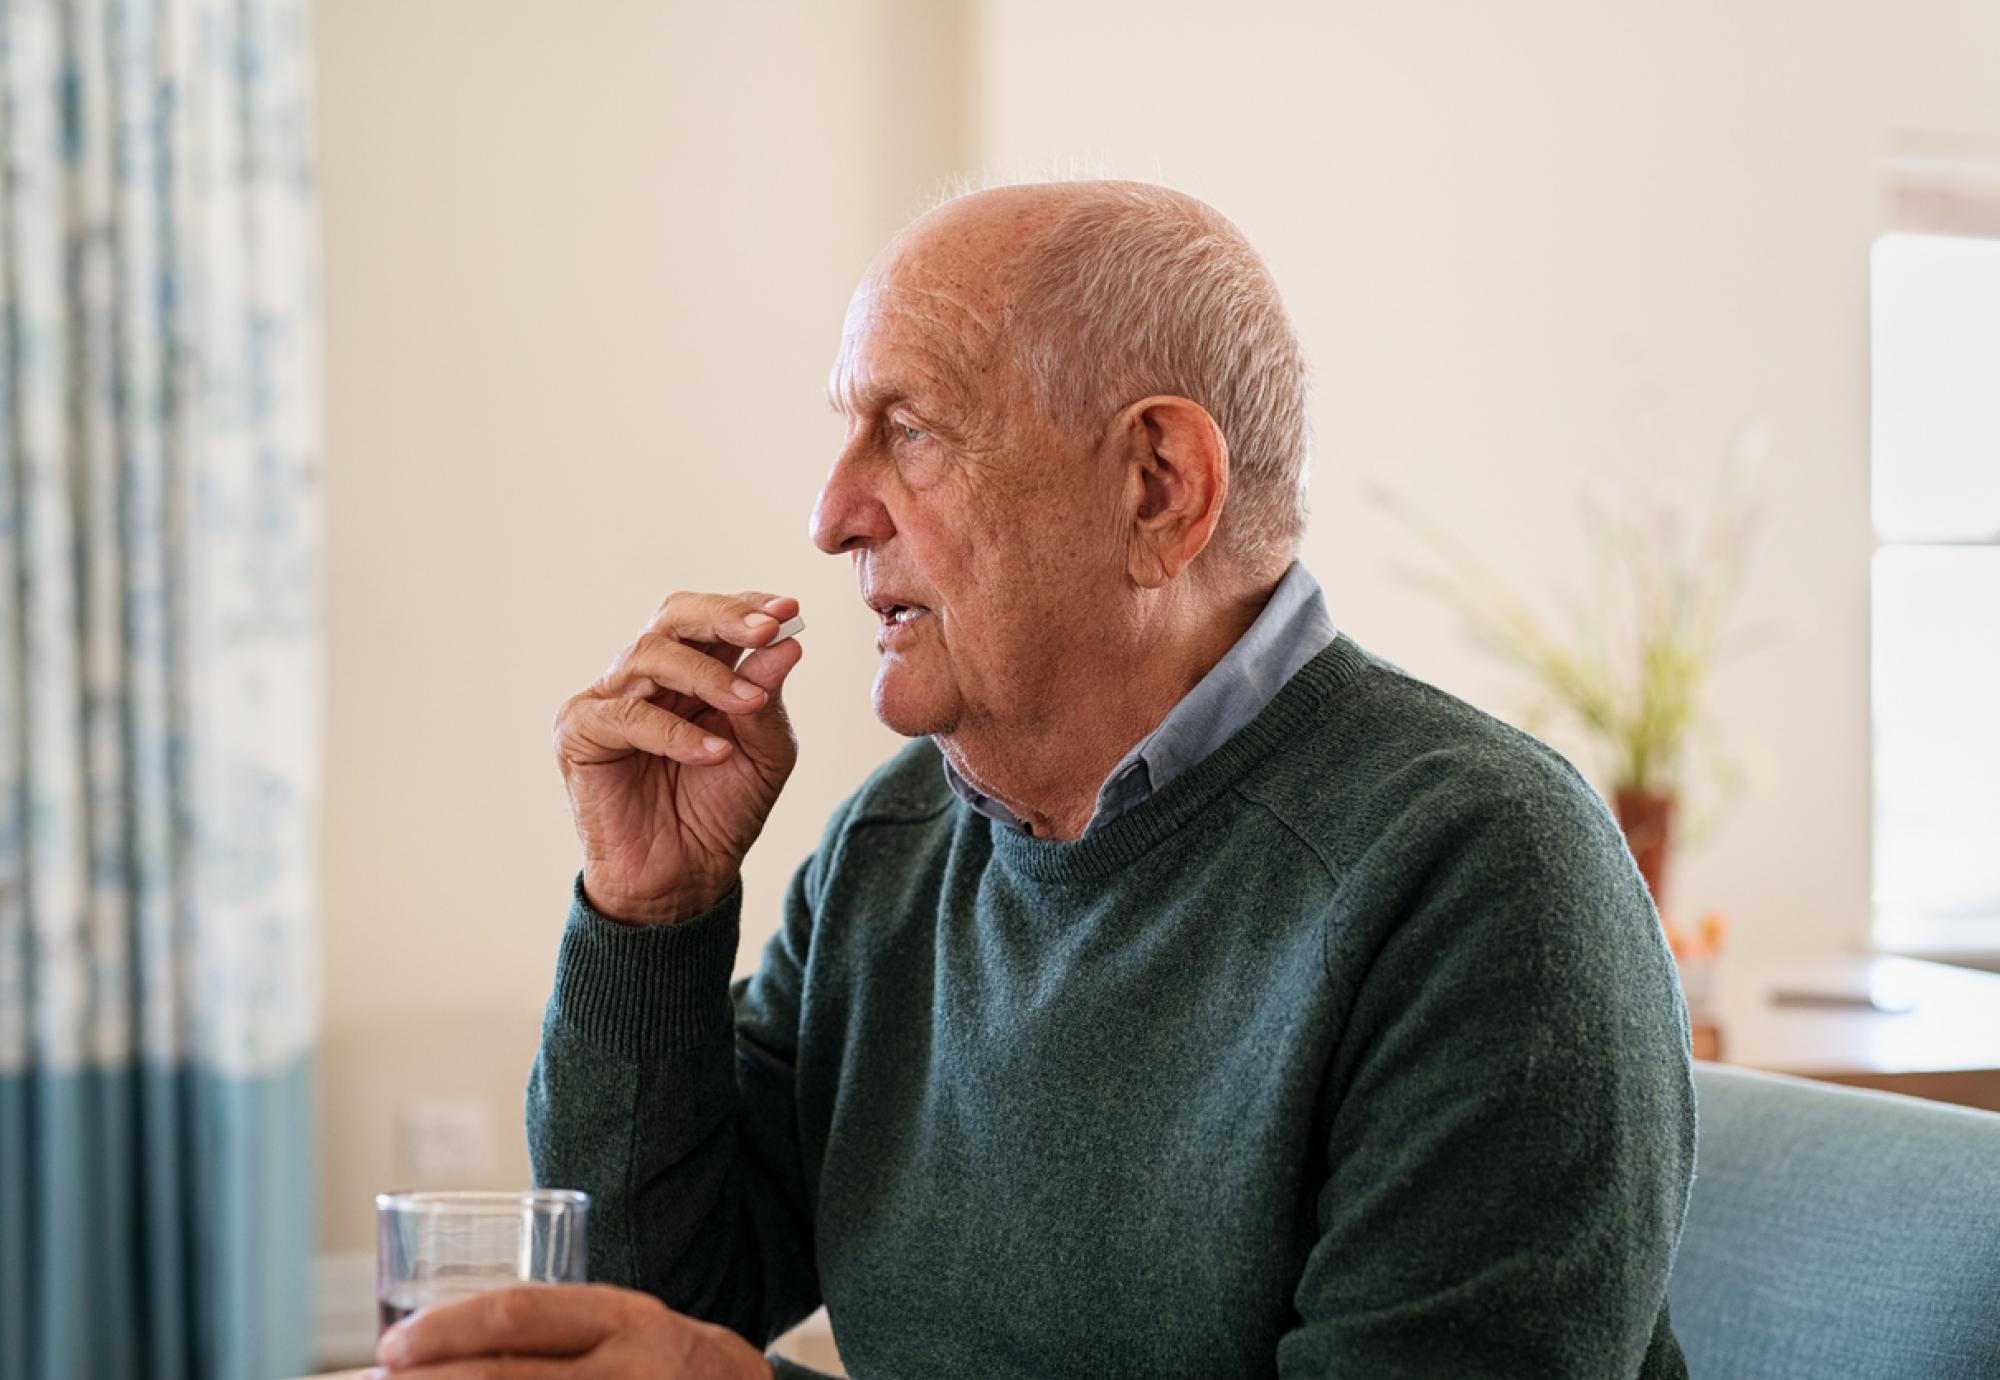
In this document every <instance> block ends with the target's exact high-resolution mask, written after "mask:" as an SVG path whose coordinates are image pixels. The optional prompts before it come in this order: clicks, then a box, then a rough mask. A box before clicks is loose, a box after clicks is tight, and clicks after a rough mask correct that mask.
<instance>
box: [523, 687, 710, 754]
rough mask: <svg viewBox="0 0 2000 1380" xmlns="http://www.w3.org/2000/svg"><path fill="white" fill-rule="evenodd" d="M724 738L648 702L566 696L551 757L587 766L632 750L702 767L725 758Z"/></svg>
mask: <svg viewBox="0 0 2000 1380" xmlns="http://www.w3.org/2000/svg"><path fill="white" fill-rule="evenodd" d="M729 746H730V745H729V740H728V739H727V738H720V737H717V736H716V735H715V734H713V733H708V732H704V731H703V730H701V729H699V728H697V727H695V726H694V725H693V724H691V723H689V722H688V721H687V720H686V719H683V718H681V717H680V716H679V715H678V714H670V713H668V712H667V711H666V710H664V709H662V708H660V707H659V706H658V705H656V704H654V703H652V702H651V701H650V700H641V699H632V698H629V697H622V696H621V697H614V698H610V699H606V698H604V697H603V696H601V695H595V694H592V693H590V692H588V691H586V692H585V693H583V694H581V695H575V696H572V697H571V698H570V700H569V702H568V703H567V704H565V705H564V706H563V709H562V713H561V714H559V715H557V716H556V753H557V755H558V756H560V757H561V758H562V759H563V760H564V761H566V762H573V763H576V764H577V765H579V766H589V765H593V764H596V763H600V762H615V761H617V760H618V759H619V758H621V757H626V756H629V755H630V754H631V753H633V752H645V753H650V754H651V755H653V756H654V757H670V758H672V759H673V760H674V761H676V762H686V763H688V764H690V765H692V766H705V765H707V764H708V763H710V762H719V761H721V760H722V759H723V758H724V757H727V756H728V755H729Z"/></svg>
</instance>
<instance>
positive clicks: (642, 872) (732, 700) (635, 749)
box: [555, 593, 804, 925]
mask: <svg viewBox="0 0 2000 1380" xmlns="http://www.w3.org/2000/svg"><path fill="white" fill-rule="evenodd" d="M798 611H799V604H798V600H796V599H789V598H778V597H776V596H774V595H769V594H762V593H747V594H737V595H727V594H670V595H668V596H667V598H666V601H665V602H664V603H662V604H661V605H660V610H659V612H658V613H656V614H654V615H653V620H652V622H650V623H649V624H647V625H646V629H645V631H644V632H642V633H640V635H639V637H638V640H636V641H635V642H633V643H632V645H631V646H629V647H627V648H626V649H625V650H624V651H622V652H620V653H619V654H618V657H617V659H616V660H615V661H613V662H612V663H611V668H610V669H609V670H607V671H606V672H605V673H604V674H603V675H602V676H600V677H599V678H598V680H597V682H596V684H594V685H592V686H590V687H589V688H588V689H586V690H582V691H580V692H578V693H577V694H575V695H572V696H570V697H569V699H568V700H566V701H565V702H564V703H563V707H562V709H561V710H559V711H558V712H557V714H556V723H555V748H556V760H557V762H558V763H559V764H560V765H561V767H562V774H563V783H564V785H565V786H567V787H568V789H569V808H570V815H571V817H572V818H573V819H574V820H575V822H576V833H577V837H578V838H579V839H580V840H582V843H583V890H584V896H585V898H586V899H587V900H588V901H589V902H590V904H591V905H592V907H594V908H595V909H596V910H597V912H598V913H599V914H601V915H604V916H607V917H608V918H610V919H613V920H620V921H624V922H626V923H628V924H640V925H657V924H671V923H673V922H674V921H676V920H685V919H689V918H691V917H693V916H695V915H698V914H700V913H701V912H702V911H704V910H706V909H708V908H709V907H710V906H712V905H714V904H715V903H716V902H717V901H718V900H720V899H721V898H722V896H723V893H725V892H726V891H728V890H729V887H730V885H731V884H732V883H733V882H734V881H735V880H736V874H737V871H738V869H739V868H741V866H742V864H743V857H744V855H745V854H746V853H748V852H749V851H750V845H751V844H752V843H754V842H756V839H757V835H758V833H759V832H760V831H762V829H763V827H764V821H765V819H767V818H768V817H769V816H770V813H771V806H772V805H773V804H774V803H775V802H776V801H777V799H778V792H779V791H780V790H782V789H784V785H785V779H786V778H787V777H789V776H790V775H791V774H792V766H793V764H794V763H795V762H797V760H798V740H797V739H796V738H795V737H794V736H793V734H792V726H791V722H790V720H789V719H787V717H786V715H785V708H784V705H783V703H782V702H781V699H780V692H781V689H782V687H783V685H784V682H785V677H786V676H787V675H789V674H790V673H791V670H792V668H793V667H794V666H796V665H798V664H799V658H800V657H801V656H803V655H804V652H803V650H802V649H801V648H800V646H799V641H798V639H797V638H795V637H794V638H787V639H786V640H785V641H784V642H781V643H779V644H778V645H777V646H775V647H769V649H768V650H758V649H760V648H765V647H766V646H767V644H769V643H770V641H771V639H772V637H773V636H774V635H776V633H777V630H778V623H779V622H780V621H781V620H783V619H786V618H790V617H792V616H793V615H794V614H796V613H797V612H798ZM746 649H748V650H749V655H748V656H745V655H744V652H745V650H746ZM738 658H742V661H741V664H740V665H739V664H738ZM746 690H747V691H748V693H747V694H746V693H744V691H746Z"/></svg>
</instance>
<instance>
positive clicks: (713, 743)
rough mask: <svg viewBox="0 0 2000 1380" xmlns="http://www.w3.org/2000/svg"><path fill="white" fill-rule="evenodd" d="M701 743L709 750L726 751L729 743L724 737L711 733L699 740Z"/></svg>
mask: <svg viewBox="0 0 2000 1380" xmlns="http://www.w3.org/2000/svg"><path fill="white" fill-rule="evenodd" d="M701 745H702V746H703V747H705V748H707V749H708V750H709V751H710V752H726V751H728V749H729V743H728V741H727V740H726V739H722V738H718V737H716V736H715V735H714V734H712V733H711V734H709V735H708V736H707V737H705V738H703V739H702V740H701Z"/></svg>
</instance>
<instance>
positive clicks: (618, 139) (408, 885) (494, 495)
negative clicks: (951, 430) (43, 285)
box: [316, 0, 960, 1250]
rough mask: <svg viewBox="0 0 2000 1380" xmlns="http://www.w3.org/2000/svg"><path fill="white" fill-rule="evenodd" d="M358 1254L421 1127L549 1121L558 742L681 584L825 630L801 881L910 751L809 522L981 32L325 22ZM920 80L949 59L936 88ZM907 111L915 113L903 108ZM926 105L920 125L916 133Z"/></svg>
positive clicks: (439, 11) (333, 913)
mask: <svg viewBox="0 0 2000 1380" xmlns="http://www.w3.org/2000/svg"><path fill="white" fill-rule="evenodd" d="M316 11H317V25H318V31H317V34H316V38H317V41H318V49H319V98H320V143H321V171H322V204H323V208H324V240H325V258H326V316H327V379H326V384H327V433H328V435H327V457H328V463H327V489H328V503H329V510H330V511H329V537H330V539H329V568H328V582H329V583H328V624H329V626H328V640H329V665H330V685H329V726H328V763H327V800H326V812H325V842H324V867H325V878H326V881H325V919H324V923H325V932H326V951H325V952H326V969H325V993H326V1017H325V1019H326V1033H325V1058H324V1063H323V1067H324V1076H323V1083H324V1090H323V1095H322V1100H321V1115H322V1123H323V1133H322V1142H321V1156H322V1159H321V1170H322V1181H323V1202H324V1210H323V1212H322V1215H321V1225H322V1236H323V1244H324V1245H325V1246H326V1247H327V1248H329V1249H335V1250H340V1249H354V1248H359V1247H365V1246H366V1245H367V1244H368V1243H369V1242H370V1240H371V1239H372V1237H371V1233H372V1225H371V1220H370V1208H369V1195H370V1193H371V1192H373V1191H374V1190H376V1189H379V1188H383V1187H388V1186H394V1185H395V1184H397V1183H398V1181H399V1179H400V1177H401V1174H400V1170H399V1168H398V1165H397V1161H396V1155H395V1146H396V1138H397V1136H396V1117H397V1113H398V1109H399V1107H400V1106H401V1105H402V1103H403V1102H404V1100H405V1099H406V1098H409V1097H413V1096H418V1095H431V1094H447V1095H458V1094H471V1095H473V1096H475V1097H483V1098H485V1099H486V1100H487V1102H488V1104H489V1105H490V1107H491V1108H492V1118H493V1120H494V1123H495V1125H496V1127H497V1128H498V1131H499V1140H500V1149H501V1158H500V1161H499V1163H498V1165H497V1166H496V1168H495V1170H494V1172H493V1173H492V1175H491V1176H490V1178H491V1180H492V1181H493V1182H494V1183H497V1184H509V1183H521V1182H525V1180H526V1178H527V1162H526V1156H525V1153H524V1151H523V1149H522V1147H521V1143H520V1131H519V1122H520V1099H521V1088H522V1085H523V1083H524V1081H525V1078H526V1072H527V1066H528V1061H529V1059H530V1058H531V1056H532V1054H533V1050H534V1044H535V1034H536V1025H537V1022H538V1020H539V1013H540V1009H541V1005H542V1001H543V999H544V997H545V995H546V993H547V991H548V983H549V977H550V969H551V964H552V961H553V959H554V956H555V946H556V940H557V935H558V932H559V930H560V927H561V922H562V918H563V914H564V911H565V908H566V906H567V903H568V891H569V885H570V879H571V877H572V875H573V874H574V871H575V868H576V865H577V860H576V841H575V836H574V834H573V833H572V832H571V829H570V825H569V817H568V812H567V809H566V806H565V804H564V798H563V793H562V787H561V782H560V780H559V778H558V776H557V774H556V771H555V768H554V764H553V759H552V757H551V756H550V752H549V726H550V721H551V719H552V718H553V716H554V713H555V710H556V707H557V705H558V704H560V703H561V701H562V700H563V698H564V697H565V696H567V695H568V694H569V693H571V692H572V691H574V690H576V689H578V688H580V687H581V686H583V685H585V684H587V683H588V682H589V681H590V680H591V678H592V677H594V676H595V675H596V674H597V673H598V672H599V671H601V670H602V669H603V667H604V666H605V664H606V663H607V662H608V661H609V660H610V658H611V657H612V655H613V654H614V653H615V652H617V650H618V649H619V648H620V647H621V646H622V645H624V643H625V642H627V641H628V640H629V639H630V638H631V637H632V636H633V635H634V634H636V633H637V632H638V630H639V628H640V627H641V625H642V624H643V623H644V622H645V620H646V619H647V618H648V617H649V616H650V615H651V613H652V610H653V608H654V606H655V605H656V604H657V602H658V601H659V600H660V599H661V598H662V597H663V596H664V595H665V594H666V593H668V592H669V591H670V590H672V589H675V588H679V587H684V586H692V587H695V588H714V589H739V588H749V587H754V588H771V589H776V590H781V591H784V592H787V593H793V594H796V595H798V596H799V597H800V598H801V599H802V600H803V601H804V604H805V607H806V609H807V610H808V612H809V614H810V618H811V623H812V630H811V632H810V633H809V634H808V635H807V637H806V639H805V641H806V645H807V647H808V654H807V657H806V660H805V661H804V663H803V664H802V666H801V668H800V670H799V671H798V672H797V673H796V675H795V676H794V678H793V681H792V684H791V687H790V690H791V698H792V701H793V705H794V712H795V715H796V718H797V721H798V726H799V732H800V736H801V739H802V741H803V748H802V753H801V769H800V772H799V774H798V776H797V778H796V779H795V781H794V783H793V785H792V787H791V789H790V790H789V791H787V793H786V795H785V797H784V799H783V800H782V801H781V802H780V804H779V807H778V810H777V812H776V814H775V815H774V817H773V818H772V820H771V823H770V826H769V828H768V829H767V831H766V833H765V836H764V840H763V842H762V843H761V844H760V846H759V848H758V850H757V852H756V854H755V856H754V857H753V859H752V862H751V866H750V869H749V876H748V879H747V886H748V895H749V909H750V913H751V916H752V917H753V918H752V920H751V928H752V930H753V933H752V934H750V935H748V936H746V942H745V947H744V953H743V962H744V965H745V966H746V968H747V967H748V966H751V965H753V964H754V961H755V957H756V951H757V947H758V945H759V944H761V941H762V938H763V935H764V932H766V931H767V930H768V924H767V923H766V922H767V918H768V916H769V915H770V914H771V913H772V909H773V908H774V907H775V904H776V901H777V898H778V896H779V894H780V891H781V888H782V886H783V884H784V880H785V878H786V876H787V875H788V874H789V871H790V869H791V867H792V866H793V865H794V864H795V863H796V862H797V861H799V860H800V859H801V858H803V857H804V856H805V854H806V853H807V852H808V851H810V849H811V848H812V846H813V843H814V841H815V840H816V838H817V836H818V832H819V828H820V825H821V823H822V822H823V821H824V819H825V817H826V815H827V813H828V812H829V811H830V810H831V808H832V806H833V805H834V803H835V802H836V801H837V800H838V799H839V797H840V796H841V795H842V794H844V793H845V791H846V789H848V787H849V786H850V784H851V783H852V782H854V781H856V780H857V779H858V778H859V777H860V776H861V775H862V774H864V773H865V772H866V771H867V769H868V768H869V767H870V766H872V765H873V764H874V763H875V762H877V761H879V760H880V759H881V758H882V757H883V756H885V755H887V753H889V752H890V751H891V750H892V749H893V748H894V747H895V745H896V743H897V742H898V741H899V740H897V739H895V738H893V737H892V736H891V735H890V734H889V733H888V732H887V731H886V730H884V729H882V728H881V727H879V726H878V725H876V724H875V722H874V720H873V718H872V717H871V716H870V715H869V713H868V711H867V686H868V681H869V677H870V675H871V674H872V670H871V668H872V662H873V659H874V651H873V647H872V638H871V636H870V633H869V629H870V626H871V624H872V622H873V616H872V615H869V614H867V612H866V610H864V609H859V608H858V606H857V605H856V602H855V600H854V598H853V597H852V583H851V581H850V580H849V579H848V578H847V576H846V573H845V568H844V566H843V565H842V564H841V563H839V562H836V561H833V560H830V559H828V558H826V557H824V556H822V555H820V554H819V553H818V552H817V551H815V550H814V549H813V548H812V546H811V545H810V543H809V542H808V541H807V539H806V518H807V513H808V511H809V510H810V507H811V503H812V498H813V494H814V492H815V489H816V486H817V484H818V481H819V478H820V476H821V474H822V473H823V471H824V469H825V465H826V462H827V460H828V459H829V458H830V457H831V454H832V445H833V443H834V440H835V435H836V432H835V428H834V423H833V419H832V418H831V416H830V414H829V413H828V412H827V408H826V403H825V400H824V398H823V397H822V395H821V385H822V382H823V380H824V377H825V371H826V366H827V364H828V362H829V360H830V359H831V356H832V351H833V347H834V345H835V343H836V342H837V339H838V334H839V323H840V317H841V311H842V308H843V306H844V304H845V302H846V298H847V293H848V291H849V288H850V287H851V285H852V281H853V279H854V278H855V277H856V276H857V275H858V273H859V272H860V270H861V269H862V267H864V266H865V264H866V263H867V261H868V259H869V257H870V256H871V255H872V254H873V253H874V251H875V249H876V248H877V247H878V246H879V245H880V243H881V241H882V240H883V239H884V238H885V237H886V235H887V234H888V233H889V232H890V231H891V230H892V229H893V228H894V227H895V226H896V225H897V224H899V223H901V222H902V220H903V219H905V218H906V217H907V215H908V214H909V213H910V211H911V210H912V209H913V207H914V206H915V205H916V204H917V203H918V200H919V198H920V196H921V195H922V193H923V191H924V190H925V189H926V188H927V187H929V186H931V185H934V184H935V183H937V182H939V181H940V180H941V178H942V176H943V174H944V172H945V171H946V168H947V166H948V165H949V163H950V162H951V161H952V160H951V158H950V156H949V155H947V154H945V153H943V152H941V149H944V148H949V147H951V146H952V145H953V144H954V142H955V141H956V140H957V139H958V138H959V137H960V125H959V124H958V123H957V122H956V117H948V118H944V119H937V118H933V117H931V116H929V115H928V114H925V113H923V112H927V111H930V110H934V109H945V110H950V109H952V100H951V96H952V93H953V91H954V90H955V87H956V83H957V78H958V75H959V73H958V71H957V70H956V69H955V68H954V67H953V66H952V61H953V59H952V57H951V55H952V53H953V52H954V51H955V49H954V46H953V45H954V43H955V41H956V37H957V30H956V23H955V12H954V11H953V10H952V9H951V8H950V7H942V8H937V7H929V6H924V5H920V4H915V3H912V2H911V0H879V2H873V3H865V4H862V3H858V4H848V5H838V6H835V5H825V4H820V3H813V0H787V2H784V3H780V2H778V0H770V2H767V3H760V4H756V5H713V4H694V3H673V4H662V3H641V2H640V0H631V2H630V3H617V4H612V3H601V2H594V3H568V4H562V5H554V4H541V3H527V2H526V0H511V2H510V3H495V2H494V0H450V3H446V2H445V0H424V2H423V3H420V4H412V3H409V2H408V0H330V3H327V4H323V5H320V6H318V7H316ZM912 44H916V45H919V46H920V47H921V49H922V51H923V52H924V53H925V54H926V55H942V56H932V57H929V58H927V60H926V61H924V62H922V63H913V62H911V61H908V60H906V59H907V58H908V57H909V56H910V46H911V45H912ZM891 93H893V94H894V96H895V97H896V98H897V99H899V100H902V101H906V102H908V103H909V110H898V109H896V108H895V106H894V105H893V103H892V100H891ZM910 111H914V112H916V113H915V114H911V113H909V112H910Z"/></svg>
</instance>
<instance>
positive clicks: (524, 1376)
mask: <svg viewBox="0 0 2000 1380" xmlns="http://www.w3.org/2000/svg"><path fill="white" fill-rule="evenodd" d="M368 1374H370V1375H384V1374H387V1375H393V1376H395V1377H396V1380H576V1374H577V1366H576V1362H575V1361H574V1360H571V1359H570V1358H568V1357H549V1356H482V1357H480V1358H479V1359H478V1360H474V1361H446V1362H445V1363H444V1364H442V1365H437V1366H418V1367H417V1368H416V1369H414V1370H405V1369H403V1368H401V1367H398V1368H396V1369H395V1370H392V1371H387V1372H384V1371H379V1370H378V1371H370V1372H368Z"/></svg>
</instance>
